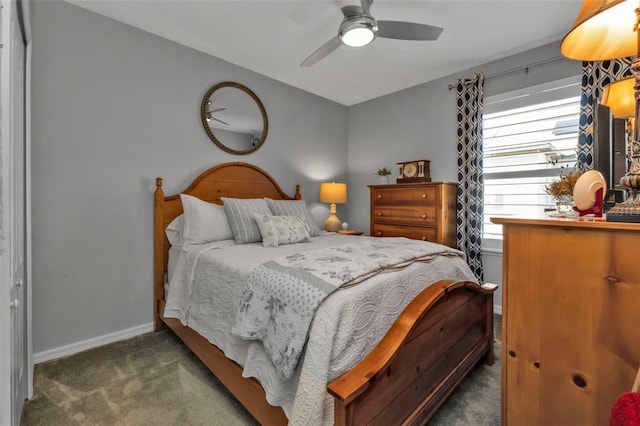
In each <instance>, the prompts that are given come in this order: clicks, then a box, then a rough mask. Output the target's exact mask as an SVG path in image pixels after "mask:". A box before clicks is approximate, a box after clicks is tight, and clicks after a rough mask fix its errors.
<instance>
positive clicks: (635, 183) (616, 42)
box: [560, 0, 640, 222]
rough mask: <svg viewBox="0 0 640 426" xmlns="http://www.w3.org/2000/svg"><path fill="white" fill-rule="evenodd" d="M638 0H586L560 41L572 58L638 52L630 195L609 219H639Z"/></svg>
mask: <svg viewBox="0 0 640 426" xmlns="http://www.w3.org/2000/svg"><path fill="white" fill-rule="evenodd" d="M638 6H639V2H638V0H585V1H584V2H583V3H582V7H581V8H580V12H578V17H577V18H576V20H575V22H574V24H573V28H571V31H569V33H568V34H567V35H566V36H565V37H564V39H563V40H562V43H561V44H560V51H561V52H562V54H563V55H564V56H566V57H567V58H570V59H578V60H582V61H603V60H609V59H618V58H625V57H628V56H635V57H636V58H635V59H634V61H633V63H632V64H631V70H632V72H633V74H634V76H635V77H634V80H635V81H634V82H635V85H634V97H635V105H634V113H633V116H634V123H633V134H632V135H631V137H630V141H629V142H630V147H631V149H630V150H629V152H630V157H631V165H630V167H629V171H628V172H627V174H626V175H624V176H623V177H622V178H621V179H620V185H622V186H623V187H625V188H628V189H629V197H628V198H627V199H626V200H625V201H624V202H622V203H618V204H616V205H615V206H613V207H612V208H611V209H610V210H609V211H608V212H607V221H612V222H640V142H638V137H640V129H639V128H638V125H639V124H640V123H639V122H638V119H637V118H638V117H637V116H638V107H639V106H640V102H639V97H640V74H639V73H640V59H639V58H638V53H639V52H640V50H639V49H640V43H639V42H638V38H639V36H640V33H638V31H637V24H638V22H640V9H639V8H638Z"/></svg>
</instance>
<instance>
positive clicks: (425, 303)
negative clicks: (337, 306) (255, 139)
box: [154, 162, 495, 425]
mask: <svg viewBox="0 0 640 426" xmlns="http://www.w3.org/2000/svg"><path fill="white" fill-rule="evenodd" d="M156 187H157V188H156V191H155V225H154V236H155V243H154V329H155V330H156V331H160V330H163V329H166V328H167V327H168V328H170V329H171V330H172V331H173V332H174V333H175V334H176V335H177V336H179V337H180V339H182V341H183V342H184V343H185V344H186V345H187V346H188V347H189V348H190V349H191V350H192V351H193V352H194V353H195V354H196V355H197V356H198V358H200V360H201V361H202V362H203V363H204V364H205V365H206V366H207V367H208V368H209V370H211V372H212V373H213V374H214V375H215V376H216V377H217V378H218V379H219V380H220V381H221V382H222V383H223V384H224V385H225V386H226V387H227V389H228V390H229V391H230V392H231V393H232V394H233V395H234V396H235V397H236V398H237V399H238V401H240V403H241V404H242V405H244V407H246V409H247V410H248V411H249V412H250V413H251V414H252V415H253V416H254V417H255V418H256V420H258V421H259V422H260V423H261V424H264V425H280V424H287V422H288V420H287V417H286V416H285V414H284V411H283V410H282V409H281V408H280V407H274V406H272V405H269V403H267V401H266V397H265V393H264V390H263V389H262V386H261V385H260V383H259V382H258V381H257V380H255V379H252V378H244V377H242V367H240V366H239V365H238V364H236V363H235V362H233V361H231V360H229V359H228V358H226V357H225V356H224V354H223V352H222V351H221V350H220V349H218V348H217V347H216V346H215V345H213V344H211V343H209V342H208V341H207V340H206V339H205V338H203V337H202V336H200V335H199V334H198V333H196V332H195V331H193V330H192V329H190V328H188V327H186V326H183V325H182V324H181V323H180V321H179V320H177V319H174V318H165V317H164V316H163V315H162V313H163V312H164V305H165V300H164V279H165V274H166V271H167V260H168V252H169V242H168V240H167V237H166V235H165V231H164V230H165V227H166V226H167V225H168V224H169V223H170V222H171V221H172V220H173V219H174V218H175V217H176V216H178V215H179V214H181V213H182V212H183V210H182V203H181V201H180V196H179V194H177V195H172V196H168V197H165V195H164V191H163V190H162V179H161V178H157V179H156ZM182 193H184V194H190V195H193V196H195V197H198V198H200V199H202V200H205V201H208V202H212V203H218V204H221V203H222V202H221V201H220V197H234V198H262V197H269V198H272V199H284V200H293V199H300V186H299V185H296V192H295V195H294V196H293V197H290V196H288V195H287V194H285V193H284V192H283V191H282V189H280V186H279V185H278V184H277V183H276V182H275V180H274V179H273V178H272V177H271V176H270V175H269V174H267V173H266V172H265V171H264V170H262V169H260V168H258V167H256V166H254V165H251V164H248V163H243V162H233V163H225V164H220V165H218V166H215V167H212V168H211V169H209V170H207V171H205V172H204V173H202V174H201V175H200V176H198V177H197V178H196V179H195V180H194V181H193V183H192V184H191V185H190V186H189V187H188V188H187V189H186V190H184V191H183V192H182ZM494 290H495V286H494V285H485V286H480V285H478V284H476V283H472V282H456V283H454V282H452V281H439V282H437V283H435V284H432V285H431V286H429V287H428V288H426V289H425V290H424V291H422V292H421V293H420V294H419V295H418V296H417V297H416V298H415V299H414V300H413V301H412V302H411V303H410V304H409V305H408V306H407V307H406V308H405V310H404V311H403V312H402V313H401V314H400V316H399V317H398V318H397V320H396V321H395V323H394V324H393V325H392V327H391V328H390V330H389V331H388V332H387V334H386V335H385V336H384V338H383V339H382V341H381V342H380V343H379V344H378V346H376V347H375V348H374V350H373V351H372V352H371V353H370V354H369V355H368V356H367V357H366V358H365V359H364V360H362V361H361V362H360V363H359V364H357V365H356V366H355V367H354V368H353V369H351V370H349V371H348V372H346V373H345V374H343V375H342V376H340V377H338V378H337V379H335V380H334V381H333V382H331V383H330V384H329V385H328V387H327V391H328V392H329V394H331V395H332V396H333V397H334V398H335V411H334V424H335V425H363V424H371V425H376V424H378V425H389V424H424V423H426V422H427V420H428V419H429V418H431V416H432V415H433V414H434V413H435V412H436V411H437V409H438V408H439V407H440V406H441V405H442V403H443V402H444V401H445V399H446V398H447V397H448V396H449V394H450V393H451V392H452V391H453V390H454V389H455V387H456V386H457V385H458V384H459V383H460V382H461V381H462V379H463V378H464V377H465V376H466V375H467V374H468V373H469V372H470V370H471V369H472V368H473V367H474V366H475V365H476V364H477V363H479V362H481V361H484V362H485V363H487V364H489V365H491V364H493V291H494Z"/></svg>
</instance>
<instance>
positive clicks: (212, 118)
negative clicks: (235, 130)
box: [207, 114, 229, 126]
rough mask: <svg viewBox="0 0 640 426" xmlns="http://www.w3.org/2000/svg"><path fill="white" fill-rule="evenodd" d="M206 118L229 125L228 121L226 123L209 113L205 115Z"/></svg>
mask: <svg viewBox="0 0 640 426" xmlns="http://www.w3.org/2000/svg"><path fill="white" fill-rule="evenodd" d="M207 118H208V119H209V120H214V121H217V122H218V123H222V124H224V125H226V126H228V125H229V123H226V122H224V121H222V120H219V119H217V118H215V117H212V116H211V114H208V115H207Z"/></svg>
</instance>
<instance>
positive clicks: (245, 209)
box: [220, 197, 271, 244]
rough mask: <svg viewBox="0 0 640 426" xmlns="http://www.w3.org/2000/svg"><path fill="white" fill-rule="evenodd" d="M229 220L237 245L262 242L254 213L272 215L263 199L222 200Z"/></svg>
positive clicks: (223, 198) (222, 198)
mask: <svg viewBox="0 0 640 426" xmlns="http://www.w3.org/2000/svg"><path fill="white" fill-rule="evenodd" d="M220 199H221V200H222V202H223V203H224V210H225V211H226V212H227V218H229V225H231V231H232V232H233V239H234V240H235V241H236V243H237V244H245V243H254V242H256V241H262V236H261V235H260V229H259V228H258V224H256V220H255V219H254V217H253V214H254V213H261V214H271V211H270V210H269V206H268V205H267V202H266V201H265V200H264V199H262V198H246V199H244V198H226V197H221V198H220Z"/></svg>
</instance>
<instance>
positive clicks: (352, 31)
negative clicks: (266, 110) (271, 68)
mask: <svg viewBox="0 0 640 426" xmlns="http://www.w3.org/2000/svg"><path fill="white" fill-rule="evenodd" d="M371 3H373V0H360V4H361V5H360V6H344V7H343V8H342V14H343V15H344V19H343V20H342V23H341V24H340V27H339V29H338V35H337V36H335V37H334V38H332V39H331V40H329V41H328V42H326V43H325V44H323V45H322V46H320V48H319V49H318V50H316V51H315V52H313V53H312V54H311V56H309V57H308V58H307V59H305V60H304V61H302V63H301V64H300V66H303V67H310V66H311V65H313V64H315V63H316V62H318V61H319V60H320V59H322V58H324V57H325V56H327V55H328V54H329V53H331V52H333V51H334V50H336V49H337V48H338V47H340V45H342V44H344V45H347V46H350V47H361V46H365V45H367V44H369V43H371V42H372V41H373V40H374V39H375V38H376V37H383V38H392V39H396V40H437V39H438V37H440V33H442V28H440V27H434V26H432V25H426V24H418V23H415V22H402V21H376V20H375V18H374V17H373V16H372V15H371V13H370V12H369V9H370V7H371Z"/></svg>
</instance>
